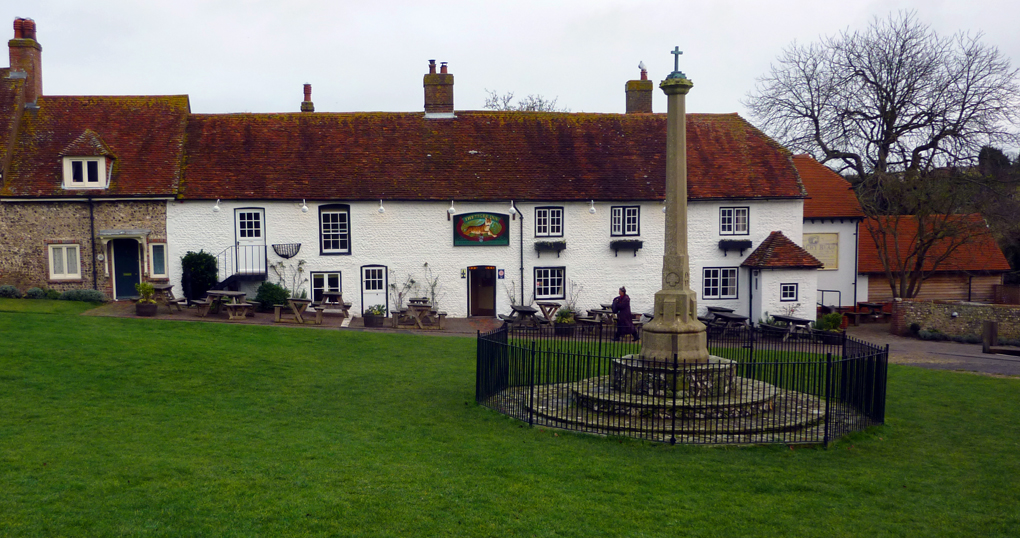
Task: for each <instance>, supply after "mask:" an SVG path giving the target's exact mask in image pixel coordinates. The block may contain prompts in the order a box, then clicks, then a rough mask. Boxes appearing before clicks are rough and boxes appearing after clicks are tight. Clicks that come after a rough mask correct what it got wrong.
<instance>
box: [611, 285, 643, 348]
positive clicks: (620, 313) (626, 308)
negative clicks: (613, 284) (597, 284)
mask: <svg viewBox="0 0 1020 538" xmlns="http://www.w3.org/2000/svg"><path fill="white" fill-rule="evenodd" d="M613 313H614V314H616V337H614V338H613V340H619V339H620V338H622V337H624V336H626V335H630V336H631V338H633V339H635V340H637V334H636V333H635V331H634V316H633V315H632V314H631V313H630V297H628V296H627V288H624V287H621V288H620V295H619V296H617V297H616V298H614V299H613Z"/></svg>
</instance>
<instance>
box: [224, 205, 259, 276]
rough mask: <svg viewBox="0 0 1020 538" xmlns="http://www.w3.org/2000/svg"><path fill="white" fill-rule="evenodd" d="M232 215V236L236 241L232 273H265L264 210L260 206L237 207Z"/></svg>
mask: <svg viewBox="0 0 1020 538" xmlns="http://www.w3.org/2000/svg"><path fill="white" fill-rule="evenodd" d="M234 217H235V218H234V237H236V241H237V243H236V246H237V248H236V249H235V253H234V267H233V269H234V273H240V274H242V275H264V274H266V233H265V232H266V228H265V211H264V210H262V209H260V208H243V209H237V210H235V211H234ZM230 274H231V273H228V275H227V276H230Z"/></svg>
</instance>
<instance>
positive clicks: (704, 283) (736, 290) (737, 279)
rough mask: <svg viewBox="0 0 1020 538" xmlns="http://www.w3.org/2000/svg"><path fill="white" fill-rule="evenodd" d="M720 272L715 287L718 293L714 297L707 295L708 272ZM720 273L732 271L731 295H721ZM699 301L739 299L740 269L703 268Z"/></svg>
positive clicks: (721, 277)
mask: <svg viewBox="0 0 1020 538" xmlns="http://www.w3.org/2000/svg"><path fill="white" fill-rule="evenodd" d="M713 270H715V271H720V273H719V276H718V277H716V278H718V280H719V282H718V284H716V286H715V287H717V288H718V289H719V293H717V294H715V295H709V293H708V289H707V288H708V285H709V284H708V282H709V276H708V274H707V272H708V271H713ZM721 271H733V295H732V296H730V295H726V296H724V295H722V293H721V292H722V289H723V285H722V279H723V276H722V273H721ZM701 299H702V300H706V301H732V300H734V299H740V268H739V267H704V268H702V269H701Z"/></svg>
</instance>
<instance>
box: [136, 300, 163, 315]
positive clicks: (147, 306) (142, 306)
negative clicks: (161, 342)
mask: <svg viewBox="0 0 1020 538" xmlns="http://www.w3.org/2000/svg"><path fill="white" fill-rule="evenodd" d="M158 306H159V305H158V304H156V303H135V315H136V316H145V317H152V316H155V315H156V307H158Z"/></svg>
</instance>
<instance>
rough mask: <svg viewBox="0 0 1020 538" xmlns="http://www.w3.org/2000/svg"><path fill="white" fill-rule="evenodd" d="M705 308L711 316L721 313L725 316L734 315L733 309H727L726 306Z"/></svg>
mask: <svg viewBox="0 0 1020 538" xmlns="http://www.w3.org/2000/svg"><path fill="white" fill-rule="evenodd" d="M705 308H706V309H707V310H708V313H709V314H718V313H719V312H722V313H724V314H732V313H733V309H732V308H726V307H725V306H706V307H705Z"/></svg>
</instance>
